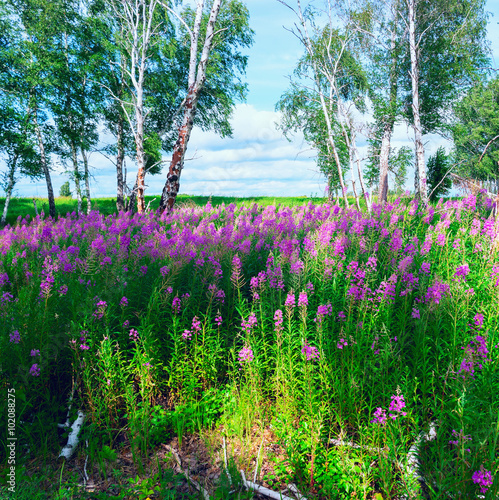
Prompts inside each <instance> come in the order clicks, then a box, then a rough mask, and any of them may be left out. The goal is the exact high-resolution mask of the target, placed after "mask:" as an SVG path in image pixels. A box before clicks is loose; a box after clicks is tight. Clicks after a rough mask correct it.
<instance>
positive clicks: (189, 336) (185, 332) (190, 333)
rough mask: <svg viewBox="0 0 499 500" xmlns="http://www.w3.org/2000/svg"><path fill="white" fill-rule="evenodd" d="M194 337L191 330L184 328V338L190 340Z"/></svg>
mask: <svg viewBox="0 0 499 500" xmlns="http://www.w3.org/2000/svg"><path fill="white" fill-rule="evenodd" d="M191 337H192V332H191V331H190V330H184V332H183V333H182V338H183V339H184V340H189V339H190V338H191Z"/></svg>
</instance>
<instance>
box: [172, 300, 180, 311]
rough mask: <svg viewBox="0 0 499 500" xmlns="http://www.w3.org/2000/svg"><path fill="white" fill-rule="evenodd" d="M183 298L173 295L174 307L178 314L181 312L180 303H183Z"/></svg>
mask: <svg viewBox="0 0 499 500" xmlns="http://www.w3.org/2000/svg"><path fill="white" fill-rule="evenodd" d="M181 303H182V302H181V300H180V299H179V298H178V297H173V301H172V309H173V312H174V313H175V314H178V313H179V312H180V305H181Z"/></svg>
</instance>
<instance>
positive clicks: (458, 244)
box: [452, 239, 461, 250]
mask: <svg viewBox="0 0 499 500" xmlns="http://www.w3.org/2000/svg"><path fill="white" fill-rule="evenodd" d="M460 247H461V240H460V239H456V240H454V242H453V243H452V248H454V249H456V250H457V249H458V248H460Z"/></svg>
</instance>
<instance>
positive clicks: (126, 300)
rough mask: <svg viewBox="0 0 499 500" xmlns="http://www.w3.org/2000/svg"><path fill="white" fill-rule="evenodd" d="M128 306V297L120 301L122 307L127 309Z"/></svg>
mask: <svg viewBox="0 0 499 500" xmlns="http://www.w3.org/2000/svg"><path fill="white" fill-rule="evenodd" d="M127 305H128V299H127V298H126V297H122V298H121V300H120V306H121V307H126V306H127Z"/></svg>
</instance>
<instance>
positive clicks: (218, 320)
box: [215, 314, 222, 326]
mask: <svg viewBox="0 0 499 500" xmlns="http://www.w3.org/2000/svg"><path fill="white" fill-rule="evenodd" d="M215 323H216V324H217V326H220V325H221V324H222V316H221V315H220V314H217V315H216V316H215Z"/></svg>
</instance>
